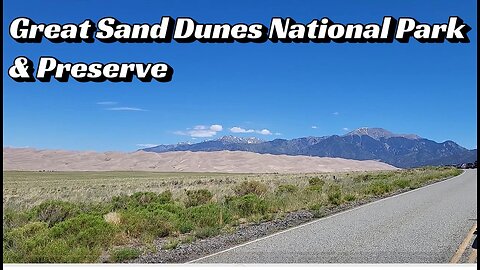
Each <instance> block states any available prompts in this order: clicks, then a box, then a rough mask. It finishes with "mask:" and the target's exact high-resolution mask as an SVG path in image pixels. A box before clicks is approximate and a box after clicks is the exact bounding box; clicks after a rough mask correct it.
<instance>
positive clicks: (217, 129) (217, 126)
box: [210, 125, 223, 132]
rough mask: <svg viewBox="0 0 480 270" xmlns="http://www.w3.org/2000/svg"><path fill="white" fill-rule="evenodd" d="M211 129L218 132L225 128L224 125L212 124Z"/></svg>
mask: <svg viewBox="0 0 480 270" xmlns="http://www.w3.org/2000/svg"><path fill="white" fill-rule="evenodd" d="M210 130H213V131H216V132H220V131H222V130H223V127H222V126H221V125H211V126H210Z"/></svg>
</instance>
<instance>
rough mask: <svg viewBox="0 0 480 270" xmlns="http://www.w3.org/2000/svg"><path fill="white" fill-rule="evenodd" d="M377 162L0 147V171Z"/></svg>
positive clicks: (363, 165)
mask: <svg viewBox="0 0 480 270" xmlns="http://www.w3.org/2000/svg"><path fill="white" fill-rule="evenodd" d="M391 169H395V167H393V166H391V165H388V164H385V163H381V162H377V161H371V160H368V161H357V160H349V159H342V158H320V157H306V156H285V155H281V156H278V155H269V154H256V153H250V152H232V151H222V152H169V153H161V154H158V153H147V152H143V151H138V152H134V153H122V152H105V153H99V152H87V151H84V152H81V151H64V150H36V149H32V148H3V170H25V171H38V170H48V171H49V170H53V171H157V172H235V173H243V172H249V173H272V172H278V173H301V172H341V171H372V170H391Z"/></svg>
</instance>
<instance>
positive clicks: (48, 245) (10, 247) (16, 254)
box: [3, 214, 114, 263]
mask: <svg viewBox="0 0 480 270" xmlns="http://www.w3.org/2000/svg"><path fill="white" fill-rule="evenodd" d="M113 234H114V228H113V227H112V226H111V225H110V224H108V223H106V222H105V221H104V220H103V218H102V217H98V216H92V215H87V214H80V215H78V216H76V217H72V218H69V219H67V220H66V221H62V222H58V223H56V224H55V225H54V226H53V227H48V223H46V222H31V223H29V224H27V225H25V226H23V227H19V228H15V229H13V230H12V231H10V232H8V233H6V234H5V235H4V244H3V245H4V250H3V255H4V262H11V263H14V262H17V263H85V262H95V261H96V260H97V259H98V257H99V256H100V254H101V250H102V248H105V247H107V246H109V245H110V244H111V239H112V236H113Z"/></svg>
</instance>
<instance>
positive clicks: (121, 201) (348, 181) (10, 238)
mask: <svg viewBox="0 0 480 270" xmlns="http://www.w3.org/2000/svg"><path fill="white" fill-rule="evenodd" d="M460 172H461V171H460V170H458V169H455V168H449V167H439V168H433V167H428V168H421V169H411V170H399V171H384V172H369V173H342V174H314V175H295V176H294V175H278V174H271V175H228V174H216V175H214V174H202V175H200V174H188V175H185V174H184V175H182V179H183V180H182V181H186V182H188V183H193V184H191V185H183V186H182V185H180V184H178V181H179V180H178V179H177V178H176V177H178V175H174V174H169V176H168V175H167V177H166V176H165V174H157V176H159V178H155V177H152V178H151V180H150V181H148V182H142V181H139V184H140V187H141V188H144V191H137V192H133V193H129V194H127V193H125V194H113V195H112V196H105V197H103V198H101V197H100V198H98V197H95V198H92V197H89V194H88V192H87V193H84V194H83V199H84V200H83V201H82V200H71V201H66V200H53V199H51V198H49V194H50V193H51V192H56V193H54V194H57V195H58V194H59V193H60V194H63V193H61V192H62V190H63V189H65V190H69V189H68V188H65V185H67V186H68V185H71V186H72V187H77V188H78V185H85V187H83V189H82V188H78V189H77V192H85V190H89V188H92V187H98V185H100V186H101V185H104V188H105V189H106V192H107V193H115V191H114V190H112V189H110V188H108V185H110V184H112V183H116V184H118V185H121V184H122V183H126V184H127V185H130V184H132V183H131V181H130V180H125V179H121V178H119V174H118V173H108V172H106V173H95V174H91V173H90V174H89V173H84V174H86V175H87V176H89V177H91V179H89V180H88V181H87V179H86V177H85V176H84V175H82V173H71V174H73V175H77V176H81V177H79V178H78V179H79V180H78V181H75V180H73V179H71V178H68V179H69V180H68V181H65V179H63V183H64V185H63V186H62V185H51V183H47V184H46V183H45V182H48V181H51V180H52V179H53V178H55V177H58V176H59V175H58V174H55V173H44V175H42V173H26V172H25V173H21V172H4V179H3V184H4V187H5V186H6V187H7V188H6V189H5V188H4V205H5V203H7V206H4V214H3V261H4V263H16V262H18V263H39V262H45V263H55V262H80V263H86V262H99V261H106V262H124V261H128V260H132V259H134V258H136V257H138V256H140V255H141V254H142V253H143V252H147V251H154V245H152V243H153V241H154V240H155V239H159V238H163V239H165V240H166V241H165V244H164V245H163V247H162V248H163V249H175V248H176V247H177V246H178V245H179V244H181V243H189V242H192V241H195V239H202V238H208V237H212V236H215V235H218V234H221V233H225V232H231V231H233V230H235V227H236V226H238V225H239V224H241V223H249V222H261V221H266V220H272V219H275V218H280V217H282V216H283V215H284V214H286V213H288V212H292V211H296V210H300V209H306V210H309V211H311V212H312V213H313V214H314V215H315V216H316V217H322V216H324V215H325V213H326V210H328V209H330V208H332V207H335V206H339V205H344V204H347V203H354V202H356V201H359V200H364V199H369V198H372V197H375V196H384V195H387V194H390V193H393V192H395V191H398V190H400V189H402V190H409V189H415V188H418V187H420V186H422V185H425V184H426V183H430V182H432V181H437V180H440V179H444V178H447V177H451V176H455V175H458V174H460ZM66 174H68V173H63V174H61V175H66ZM112 174H113V175H114V177H112ZM127 174H128V173H123V174H121V175H124V176H125V177H127ZM130 174H132V175H136V174H137V173H130ZM38 175H40V176H42V177H43V178H42V177H39V178H37V179H35V177H37V176H38ZM150 176H151V175H150ZM161 176H163V177H166V178H163V179H162V178H160V177H161ZM187 176H188V177H189V178H188V180H187ZM334 176H335V177H334ZM49 177H52V178H49ZM70 177H71V175H70ZM168 177H171V178H172V179H176V180H174V181H177V184H176V186H177V187H176V188H175V185H174V187H173V188H171V189H168V190H167V189H165V190H163V191H158V190H156V189H155V185H156V184H159V182H161V181H167V180H165V179H167V178H168ZM32 178H33V180H32ZM49 179H50V180H49ZM211 179H214V180H211ZM215 179H216V180H215ZM226 179H229V180H226ZM231 179H234V180H231ZM220 180H222V183H223V184H217V185H213V184H211V183H214V182H215V181H217V183H219V181H220ZM42 181H43V182H42ZM204 181H206V184H205V183H204ZM210 181H211V182H210ZM27 182H28V183H31V185H35V183H36V186H35V187H40V190H39V191H38V192H40V193H42V194H43V196H41V195H39V198H44V199H43V200H40V199H39V200H38V203H37V204H32V202H31V201H18V200H17V201H14V202H15V203H12V201H10V203H9V200H11V198H12V197H14V196H15V195H17V196H18V194H19V193H21V192H25V190H28V188H27V187H25V186H24V184H25V183H27ZM54 182H55V181H54ZM91 183H96V185H93V186H89V185H90V184H91ZM195 183H196V184H195ZM209 184H210V185H209ZM50 185H51V186H50ZM15 186H17V189H15ZM35 187H33V186H32V187H31V188H35ZM149 187H150V188H149ZM163 187H164V186H163ZM168 187H171V186H170V184H168ZM186 187H188V188H186ZM214 187H216V188H214ZM22 188H24V189H25V190H22ZM227 189H228V190H229V191H228V192H227V191H226V190H227ZM152 190H153V191H152ZM70 192H75V191H70ZM71 194H72V195H73V193H71ZM98 194H102V193H101V192H100V193H99V192H97V191H96V190H95V189H91V195H90V196H94V195H98ZM62 196H63V195H62ZM62 198H68V194H67V196H65V197H62ZM75 199H78V198H75ZM19 202H23V204H20V203H19Z"/></svg>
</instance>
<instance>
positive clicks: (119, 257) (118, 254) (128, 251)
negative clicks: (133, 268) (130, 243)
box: [110, 247, 142, 263]
mask: <svg viewBox="0 0 480 270" xmlns="http://www.w3.org/2000/svg"><path fill="white" fill-rule="evenodd" d="M141 254H142V251H140V250H138V249H136V248H128V247H127V248H120V249H115V250H113V251H112V253H111V255H110V259H111V260H112V262H116V263H121V262H126V261H130V260H133V259H136V258H138V256H140V255H141Z"/></svg>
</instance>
